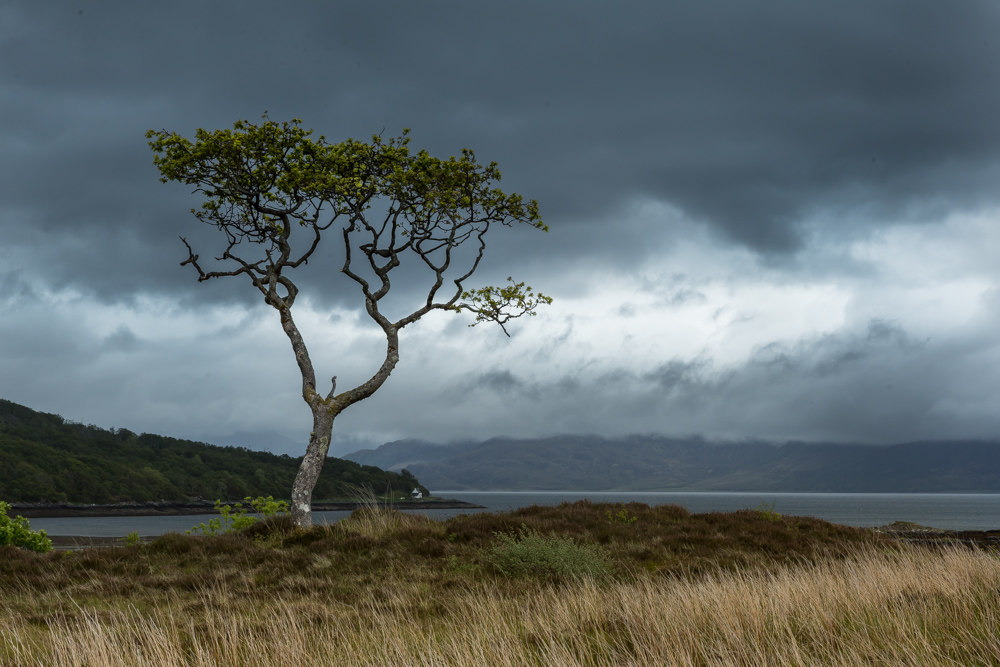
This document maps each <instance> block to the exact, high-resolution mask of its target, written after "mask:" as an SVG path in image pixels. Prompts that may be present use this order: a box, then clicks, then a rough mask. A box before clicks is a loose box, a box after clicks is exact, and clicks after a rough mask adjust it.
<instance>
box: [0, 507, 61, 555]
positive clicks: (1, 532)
mask: <svg viewBox="0 0 1000 667" xmlns="http://www.w3.org/2000/svg"><path fill="white" fill-rule="evenodd" d="M9 509H10V505H9V504H7V503H5V502H3V501H0V545H4V544H12V545H14V546H15V547H21V548H23V549H30V550H31V551H37V552H38V553H45V552H46V551H50V550H51V549H52V540H50V539H49V538H48V536H47V535H46V534H45V531H44V530H31V524H30V523H29V522H28V520H27V519H25V518H24V517H23V516H16V517H14V518H13V519H12V518H10V517H8V516H7V510H9Z"/></svg>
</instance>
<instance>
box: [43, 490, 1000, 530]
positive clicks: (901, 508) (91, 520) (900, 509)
mask: <svg viewBox="0 0 1000 667" xmlns="http://www.w3.org/2000/svg"><path fill="white" fill-rule="evenodd" d="M434 495H435V496H439V497H442V498H454V499H456V500H464V501H466V502H469V503H474V504H477V505H482V506H483V507H484V508H485V509H481V510H476V509H442V510H426V511H424V512H423V513H424V514H426V515H428V516H430V517H432V518H435V519H446V518H448V517H451V516H455V515H457V514H469V513H473V512H501V511H506V510H510V509H515V508H517V507H527V506H530V505H558V504H559V503H562V502H574V501H577V500H582V499H584V498H589V499H590V500H591V501H593V502H611V503H621V502H625V503H628V502H640V503H646V504H648V505H662V504H676V505H681V506H682V507H685V508H687V510H688V511H690V512H692V513H702V512H731V511H734V510H739V509H746V508H750V509H754V508H758V507H761V506H766V507H768V508H770V507H771V506H772V505H773V508H774V511H776V512H779V513H781V514H783V515H787V516H814V517H818V518H820V519H826V520H827V521H832V522H834V523H840V524H845V525H848V526H882V525H885V524H888V523H892V522H893V521H912V522H914V523H918V524H920V525H923V526H933V527H935V528H945V529H950V530H995V529H998V528H1000V494H977V493H768V492H703V493H699V492H676V493H675V492H617V491H592V492H587V491H447V490H445V491H435V492H434ZM412 511H419V510H412ZM349 514H350V512H315V513H314V514H313V518H314V520H315V521H316V522H326V523H333V522H336V521H339V520H340V519H343V518H345V517H347V516H348V515H349ZM214 516H217V515H215V514H207V515H203V516H139V517H72V518H49V519H31V527H32V529H35V530H38V529H44V530H45V531H46V532H48V534H49V535H81V536H88V537H120V536H123V535H127V534H128V533H130V532H132V531H138V532H139V534H140V535H143V536H152V535H162V534H164V533H170V532H184V531H185V530H187V529H189V528H191V527H193V526H196V525H198V524H199V523H201V522H207V521H208V520H209V519H211V518H213V517H214Z"/></svg>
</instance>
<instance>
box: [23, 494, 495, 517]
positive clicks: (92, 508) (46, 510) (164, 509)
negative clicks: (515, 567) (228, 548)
mask: <svg viewBox="0 0 1000 667" xmlns="http://www.w3.org/2000/svg"><path fill="white" fill-rule="evenodd" d="M229 502H230V504H232V503H233V502H238V501H229ZM365 505H366V503H359V502H352V501H337V502H328V503H313V505H312V509H313V511H314V512H337V511H353V510H356V509H358V508H360V507H364V506H365ZM389 506H390V507H392V509H397V510H418V511H419V510H432V509H433V510H443V509H483V506H482V505H476V504H473V503H467V502H464V501H461V500H453V499H448V498H423V499H420V500H400V501H395V502H392V503H390V504H389ZM215 513H216V512H215V503H214V502H209V501H207V500H200V501H193V502H187V503H178V502H169V501H159V502H151V503H115V504H112V505H77V504H72V503H12V504H11V509H10V514H12V515H20V516H23V517H25V518H27V519H40V518H55V517H108V516H186V515H194V514H215Z"/></svg>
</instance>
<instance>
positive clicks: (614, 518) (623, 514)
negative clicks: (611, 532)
mask: <svg viewBox="0 0 1000 667" xmlns="http://www.w3.org/2000/svg"><path fill="white" fill-rule="evenodd" d="M607 515H608V521H610V522H611V523H623V524H625V525H626V526H629V525H632V524H633V523H635V522H636V521H638V520H639V517H637V516H634V515H633V516H629V513H628V510H627V509H626V508H625V503H622V506H621V509H619V510H618V511H617V512H615V513H612V512H611V510H608V512H607Z"/></svg>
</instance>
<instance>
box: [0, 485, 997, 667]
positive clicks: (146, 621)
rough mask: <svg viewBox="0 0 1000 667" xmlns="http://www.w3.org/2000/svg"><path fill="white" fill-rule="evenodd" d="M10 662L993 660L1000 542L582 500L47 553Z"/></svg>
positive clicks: (8, 570) (12, 615)
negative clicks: (949, 544)
mask: <svg viewBox="0 0 1000 667" xmlns="http://www.w3.org/2000/svg"><path fill="white" fill-rule="evenodd" d="M0 590H3V591H4V593H5V595H4V597H3V598H2V599H0V662H2V663H3V664H11V665H29V664H30V665H36V664H46V665H70V664H84V663H85V664H90V665H95V666H102V665H112V664H113V665H140V664H157V665H233V664H239V665H312V664H344V665H387V664H439V665H483V664H490V665H627V664H660V665H751V664H755V665H756V664H857V665H869V664H921V665H933V664H984V665H987V664H998V658H997V656H1000V637H998V633H997V631H996V628H997V627H1000V626H998V621H1000V598H998V596H997V595H996V591H997V590H1000V559H998V558H997V556H996V554H995V553H989V552H987V551H983V550H972V549H962V548H947V549H942V548H928V547H918V546H909V545H905V544H901V543H898V542H896V541H894V540H893V539H892V538H891V537H889V536H887V535H884V534H880V533H877V532H875V531H873V530H870V529H862V528H850V527H846V526H839V525H835V524H831V523H828V522H825V521H822V520H819V519H814V518H803V517H787V516H781V515H779V514H777V513H776V512H774V511H773V508H768V507H761V508H758V509H757V510H743V511H740V512H734V513H711V514H689V513H688V512H687V511H686V510H684V509H683V508H681V507H677V506H658V507H648V506H646V505H642V504H638V503H630V504H626V505H608V504H597V503H591V502H588V501H581V502H577V503H572V504H563V505H560V506H557V507H538V506H535V507H528V508H522V509H518V510H514V511H510V512H501V513H482V514H473V515H461V516H457V517H453V518H451V519H448V520H447V521H434V520H431V519H428V518H426V517H423V516H421V515H406V514H403V513H400V512H398V511H393V510H389V509H385V508H379V507H374V506H372V507H367V508H364V509H361V510H358V511H356V512H354V513H353V514H352V515H351V516H350V517H349V518H348V519H345V520H344V521H341V522H339V523H337V524H333V525H329V526H326V525H324V526H314V527H312V528H310V529H308V530H303V529H300V528H296V527H295V526H294V524H293V522H292V521H291V519H290V517H287V516H275V517H271V518H269V519H267V520H265V521H261V522H258V523H255V524H253V525H251V526H249V527H247V528H245V529H243V530H240V531H237V532H232V533H227V534H222V535H215V536H193V535H179V534H171V535H165V536H162V537H160V538H158V539H156V540H155V541H153V542H151V543H148V544H145V545H142V544H140V543H138V542H135V541H133V542H132V543H131V545H130V546H122V547H118V548H100V549H84V550H80V551H75V552H74V551H64V552H50V553H47V554H36V553H31V552H29V551H26V550H19V549H14V548H13V547H2V548H0Z"/></svg>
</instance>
